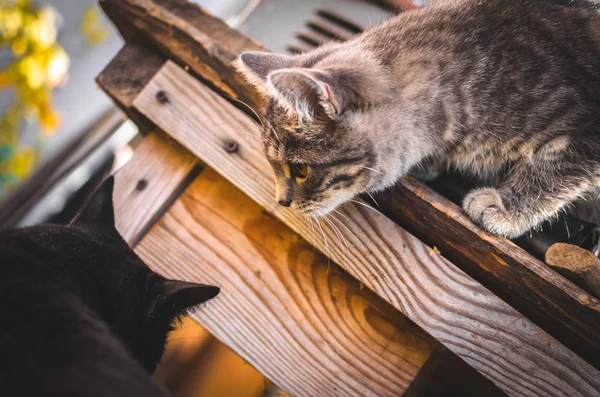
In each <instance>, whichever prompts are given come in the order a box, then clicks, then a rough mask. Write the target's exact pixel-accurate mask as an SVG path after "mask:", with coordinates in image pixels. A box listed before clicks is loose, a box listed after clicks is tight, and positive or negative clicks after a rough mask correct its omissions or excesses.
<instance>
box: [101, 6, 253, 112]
mask: <svg viewBox="0 0 600 397" xmlns="http://www.w3.org/2000/svg"><path fill="white" fill-rule="evenodd" d="M100 5H101V6H102V8H103V10H104V11H105V12H106V13H107V14H108V16H109V17H110V18H111V19H112V20H113V21H114V22H115V24H116V25H117V27H118V28H119V30H120V32H121V34H122V35H123V37H125V38H126V39H128V40H129V39H131V38H134V39H136V40H143V41H144V42H145V43H149V44H150V45H152V47H153V48H155V49H157V50H158V51H159V52H161V53H162V54H163V55H165V56H167V57H168V58H169V59H172V60H174V61H175V62H177V63H178V64H180V65H181V66H182V67H185V68H189V71H190V72H191V73H193V74H194V75H195V76H196V77H198V78H201V79H203V80H204V82H205V83H207V84H209V85H210V86H211V87H212V88H213V89H216V90H217V91H219V92H221V93H222V94H225V95H227V96H230V97H233V98H235V99H239V100H242V101H244V102H247V103H258V102H260V96H259V95H258V94H257V93H256V92H255V91H250V90H245V89H242V87H244V86H245V85H246V83H245V81H244V79H243V78H242V76H240V75H239V74H238V73H237V72H236V71H235V70H234V69H233V68H231V67H229V66H230V65H231V64H232V62H233V61H234V60H235V59H236V58H237V57H238V56H239V55H240V54H241V53H242V51H245V50H249V49H252V50H264V47H262V46H261V45H260V44H259V43H257V42H256V41H254V40H252V39H250V38H248V37H246V36H244V35H243V34H241V33H239V32H237V31H235V30H233V29H230V28H229V27H228V26H227V25H226V24H225V22H223V21H221V20H220V19H218V18H215V17H213V16H212V15H210V14H207V13H206V12H205V11H204V10H202V9H201V8H200V7H198V6H197V5H196V4H191V3H188V2H187V1H186V0H100Z"/></svg>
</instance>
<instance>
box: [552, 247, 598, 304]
mask: <svg viewBox="0 0 600 397" xmlns="http://www.w3.org/2000/svg"><path fill="white" fill-rule="evenodd" d="M546 263H547V264H548V265H549V266H551V267H552V268H553V269H554V270H556V271H557V272H559V273H561V274H563V275H564V276H565V277H567V278H568V279H569V280H572V281H573V282H574V283H576V284H578V285H581V286H582V288H585V289H586V290H588V291H589V292H590V293H592V294H593V295H594V296H597V297H600V259H598V257H597V256H596V255H594V254H592V253H591V252H590V251H588V250H585V249H583V248H581V247H578V246H576V245H571V244H565V243H556V244H554V245H553V246H552V247H550V249H548V251H547V252H546Z"/></svg>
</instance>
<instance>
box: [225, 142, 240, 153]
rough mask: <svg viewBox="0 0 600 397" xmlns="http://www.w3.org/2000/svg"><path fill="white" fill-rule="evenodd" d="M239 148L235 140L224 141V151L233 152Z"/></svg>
mask: <svg viewBox="0 0 600 397" xmlns="http://www.w3.org/2000/svg"><path fill="white" fill-rule="evenodd" d="M238 149H239V145H238V143H237V142H236V141H227V142H225V151H226V152H227V153H235V152H237V151H238Z"/></svg>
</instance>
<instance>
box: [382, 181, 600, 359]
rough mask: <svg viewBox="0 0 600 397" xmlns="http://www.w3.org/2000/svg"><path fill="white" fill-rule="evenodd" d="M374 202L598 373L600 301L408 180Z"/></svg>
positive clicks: (391, 217) (415, 182)
mask: <svg viewBox="0 0 600 397" xmlns="http://www.w3.org/2000/svg"><path fill="white" fill-rule="evenodd" d="M375 199H376V200H377V203H378V205H379V207H380V209H381V211H382V212H383V213H384V214H386V215H387V216H388V217H390V219H392V220H394V221H395V222H397V223H399V224H401V225H403V226H404V225H406V227H407V229H408V230H409V231H410V232H411V233H412V234H414V235H416V236H417V237H418V238H419V239H421V240H422V241H424V242H425V243H427V244H429V245H432V246H433V245H435V246H436V247H437V248H438V249H439V251H440V252H441V253H442V254H443V255H444V256H445V257H447V258H448V259H449V260H450V261H452V262H453V263H455V264H456V265H459V266H460V267H461V269H463V270H465V271H466V272H467V273H469V275H471V276H472V277H474V278H475V279H477V280H478V281H479V282H481V283H482V284H483V285H484V286H485V287H487V288H489V289H490V290H492V291H493V292H494V293H495V294H496V295H498V296H499V297H500V298H501V299H503V300H504V301H506V302H507V303H509V304H510V305H511V306H513V307H515V308H517V309H518V310H519V311H520V312H521V313H523V314H524V315H525V316H527V317H528V318H530V319H531V320H533V321H534V322H535V323H536V324H537V325H539V326H540V327H542V328H544V329H545V330H546V331H547V332H548V333H550V334H551V335H553V336H554V337H556V338H557V339H558V340H560V341H561V342H562V343H564V344H565V345H566V346H567V347H569V348H570V349H572V350H573V351H575V352H576V353H577V354H579V355H580V356H582V357H584V358H585V359H586V360H587V361H589V362H590V363H591V364H592V365H594V366H595V367H596V368H599V367H600V301H599V300H598V299H596V298H594V297H593V296H592V295H590V294H589V293H587V292H585V291H584V290H583V289H581V288H580V287H578V286H576V285H575V284H573V283H572V282H570V281H569V280H567V279H566V278H564V277H563V276H561V275H560V274H559V273H557V272H555V271H553V270H552V269H551V268H549V267H548V266H546V265H545V264H544V263H542V262H541V261H539V260H537V259H536V258H534V257H533V256H531V255H529V254H528V253H527V252H525V251H524V250H523V249H522V248H520V247H518V246H517V245H515V244H514V243H512V242H511V241H509V240H507V239H504V238H500V237H496V236H493V235H491V234H489V233H487V232H486V231H484V230H482V229H481V228H480V227H479V226H477V225H476V224H475V223H474V222H473V221H471V220H470V219H469V217H468V216H467V215H466V214H465V213H464V212H463V211H462V209H461V208H460V207H458V206H457V205H455V204H453V203H452V202H450V201H448V200H447V199H445V198H444V197H442V196H441V195H440V194H438V193H436V192H434V191H433V190H431V189H430V188H429V187H427V186H425V185H423V184H421V183H420V182H418V181H415V180H413V179H404V180H402V181H400V183H399V185H398V187H397V188H395V189H393V190H392V191H391V192H387V193H386V194H379V195H376V196H375ZM432 225H435V227H432Z"/></svg>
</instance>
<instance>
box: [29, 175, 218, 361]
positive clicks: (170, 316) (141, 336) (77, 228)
mask: <svg viewBox="0 0 600 397" xmlns="http://www.w3.org/2000/svg"><path fill="white" fill-rule="evenodd" d="M113 185H114V179H113V177H110V178H109V179H107V180H106V181H105V182H104V183H103V184H102V186H101V187H100V188H99V189H98V190H97V191H96V192H95V193H94V194H93V195H92V197H91V198H90V200H89V201H88V203H87V205H86V207H85V208H84V209H83V210H82V211H81V212H80V213H79V214H78V215H77V216H76V217H75V219H74V220H73V221H72V222H71V223H70V224H69V225H67V226H56V225H52V229H49V230H48V231H46V232H45V233H46V235H45V238H46V239H52V240H54V241H53V242H51V244H52V247H53V251H55V256H56V257H57V259H59V260H60V262H61V263H66V264H67V265H66V266H63V267H64V270H63V273H59V274H58V275H57V278H58V277H61V278H62V279H61V280H60V282H61V283H64V284H66V285H67V286H70V287H72V288H73V290H74V292H75V293H76V295H78V296H79V297H80V299H81V300H82V301H83V302H84V303H85V304H87V306H88V307H90V308H91V309H92V310H94V311H95V312H96V313H97V314H99V315H100V317H101V318H102V319H103V320H104V321H105V322H106V323H107V324H108V325H109V326H110V327H111V329H112V330H113V332H114V333H115V334H116V335H117V336H118V337H119V338H120V339H121V341H122V342H123V343H124V345H125V346H126V347H127V349H128V350H129V351H130V353H132V355H133V356H134V357H135V358H136V359H137V360H138V361H139V362H140V363H141V364H142V365H143V366H144V367H145V368H146V369H147V370H148V371H154V369H155V368H156V365H157V364H158V362H159V360H160V358H161V356H162V353H163V350H164V346H165V342H166V337H167V334H168V333H169V332H170V331H171V329H172V328H171V327H172V325H173V321H174V320H175V319H177V318H178V317H179V316H180V315H182V314H184V313H185V312H186V311H187V309H188V308H191V307H193V306H196V305H199V304H201V303H203V302H205V301H207V300H209V299H211V298H213V297H215V296H216V295H217V294H218V293H219V288H218V287H214V286H210V285H203V284H197V283H191V282H185V281H178V280H168V279H166V278H164V277H162V276H161V275H159V274H157V273H155V272H153V271H152V270H151V269H150V268H149V267H148V266H147V265H146V264H145V263H144V262H143V261H142V260H141V259H140V258H139V257H138V256H137V255H136V254H135V252H134V251H133V250H132V249H131V248H130V247H129V246H128V245H127V243H126V242H125V241H124V240H123V239H122V237H121V236H120V234H119V233H118V232H117V230H116V228H115V224H114V211H113V203H112V193H113ZM45 226H51V225H43V226H39V227H45Z"/></svg>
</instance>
